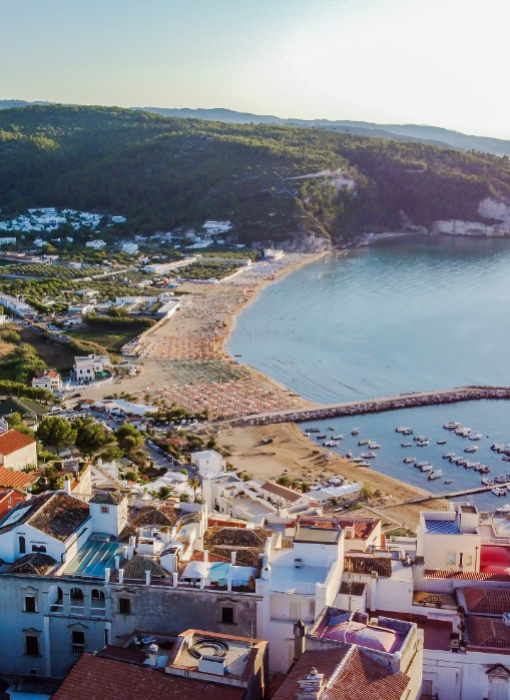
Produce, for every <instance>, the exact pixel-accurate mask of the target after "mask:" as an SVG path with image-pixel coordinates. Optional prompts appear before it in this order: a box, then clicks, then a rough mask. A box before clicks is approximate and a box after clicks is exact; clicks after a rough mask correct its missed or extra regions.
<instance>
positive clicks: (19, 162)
mask: <svg viewBox="0 0 510 700" xmlns="http://www.w3.org/2000/svg"><path fill="white" fill-rule="evenodd" d="M488 198H492V199H488ZM482 200H487V201H490V202H492V201H493V200H499V201H500V202H501V203H502V204H503V205H504V204H506V203H508V202H509V201H510V161H509V160H508V159H506V158H498V157H496V156H495V155H491V154H478V153H466V152H463V151H461V150H456V149H452V148H444V147H440V148H439V147H437V146H431V145H428V144H424V143H419V142H415V141H400V140H385V139H381V138H369V137H367V136H360V135H357V134H353V133H338V132H337V131H334V130H332V129H329V128H328V129H322V128H309V129H303V128H296V127H292V126H290V125H283V126H282V125H280V124H233V123H230V124H226V123H223V122H219V121H210V120H200V119H187V118H182V117H177V118H175V117H173V118H168V117H165V116H161V115H159V114H151V113H149V112H147V111H135V110H131V109H119V108H113V107H79V106H64V105H39V106H25V107H24V108H23V109H19V108H16V109H10V110H7V109H5V110H2V111H0V206H1V216H2V217H5V218H9V217H11V216H12V215H15V214H19V213H22V212H25V211H26V209H27V208H28V207H36V208H37V207H44V206H57V207H69V208H72V209H79V210H84V211H95V212H98V213H104V214H111V213H113V214H123V215H125V216H127V217H128V222H127V224H126V225H125V226H124V228H123V231H122V234H121V235H123V236H124V235H135V234H137V233H140V234H151V233H154V231H158V230H159V231H169V230H172V229H174V228H176V227H179V226H182V227H185V226H200V225H201V224H202V223H203V222H204V220H205V219H220V220H223V219H230V220H231V221H232V222H233V224H234V231H235V235H236V236H237V240H238V241H239V242H244V243H248V244H249V243H252V242H257V243H265V244H267V243H269V242H270V241H272V242H275V243H279V244H280V243H281V244H285V245H288V246H292V245H294V246H296V247H298V248H300V249H304V248H310V247H313V246H314V245H316V244H317V245H322V244H323V243H324V239H329V238H331V239H332V240H333V241H334V242H337V241H338V242H340V241H345V240H347V239H351V238H352V237H355V236H357V235H358V234H362V233H364V232H376V233H377V232H384V231H398V230H403V229H405V230H417V227H425V228H426V229H428V230H430V229H431V227H432V226H433V225H434V222H436V221H437V220H451V219H456V220H465V221H481V220H482V218H483V217H482V216H481V214H480V213H479V211H478V207H479V203H480V201H482ZM498 207H500V204H498V203H497V202H496V208H495V209H494V211H493V213H495V214H496V215H498V216H499V214H500V213H501V212H499V214H498V211H499V210H498ZM489 215H490V212H489ZM422 230H423V229H422ZM104 235H105V236H110V235H111V236H112V237H115V236H116V235H117V234H116V233H115V231H114V229H111V234H110V233H109V232H106V233H105V234H104ZM318 239H322V240H320V241H319V240H318ZM109 240H110V239H109Z"/></svg>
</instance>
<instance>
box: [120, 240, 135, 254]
mask: <svg viewBox="0 0 510 700" xmlns="http://www.w3.org/2000/svg"><path fill="white" fill-rule="evenodd" d="M122 252H123V253H127V254H128V255H136V254H137V253H138V252H139V251H138V244H137V243H123V244H122Z"/></svg>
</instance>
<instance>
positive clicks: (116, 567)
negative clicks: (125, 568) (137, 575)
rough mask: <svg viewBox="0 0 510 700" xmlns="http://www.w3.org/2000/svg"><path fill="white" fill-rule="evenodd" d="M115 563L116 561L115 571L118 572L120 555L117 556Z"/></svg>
mask: <svg viewBox="0 0 510 700" xmlns="http://www.w3.org/2000/svg"><path fill="white" fill-rule="evenodd" d="M114 561H115V569H116V570H117V571H118V570H119V567H120V557H119V555H118V554H116V555H115V559H114Z"/></svg>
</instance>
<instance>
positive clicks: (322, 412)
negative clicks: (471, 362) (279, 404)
mask: <svg viewBox="0 0 510 700" xmlns="http://www.w3.org/2000/svg"><path fill="white" fill-rule="evenodd" d="M482 399H506V400H508V399H510V387H502V386H464V387H457V388H453V389H444V390H442V391H423V392H412V393H409V394H397V395H395V396H387V397H383V398H375V399H369V400H365V401H347V402H344V403H337V404H328V405H318V406H311V407H306V408H297V409H290V410H285V411H272V412H267V413H258V414H252V415H247V416H239V417H238V418H234V419H230V420H228V421H225V422H227V423H228V424H230V425H231V426H232V427H238V426H243V425H271V424H273V423H288V422H293V423H303V422H305V421H311V420H324V419H326V418H343V417H345V416H360V415H365V414H369V413H381V412H383V411H397V410H400V409H403V408H417V407H419V406H435V405H436V406H438V405H443V404H449V403H458V402H461V401H479V400H482Z"/></svg>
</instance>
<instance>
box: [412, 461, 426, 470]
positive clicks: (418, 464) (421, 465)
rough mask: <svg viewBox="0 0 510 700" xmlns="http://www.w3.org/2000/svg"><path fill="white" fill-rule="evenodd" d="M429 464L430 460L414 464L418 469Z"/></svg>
mask: <svg viewBox="0 0 510 700" xmlns="http://www.w3.org/2000/svg"><path fill="white" fill-rule="evenodd" d="M427 464H428V462H416V464H415V465H414V466H415V467H418V469H421V468H422V467H425V466H426V465H427Z"/></svg>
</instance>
